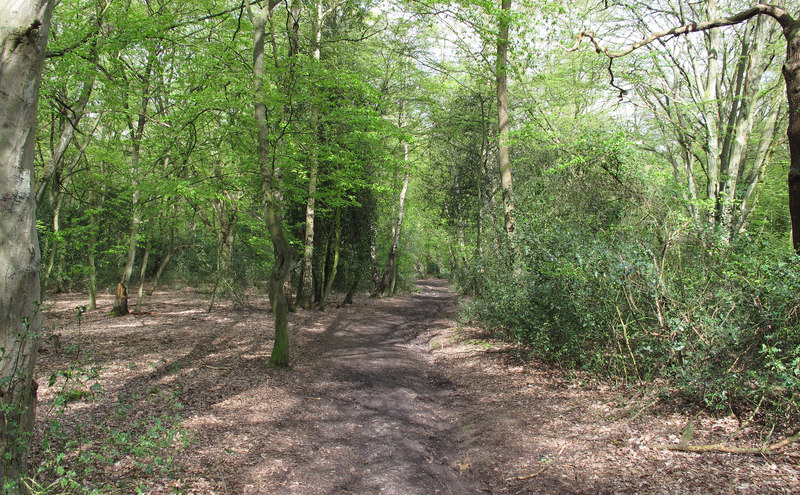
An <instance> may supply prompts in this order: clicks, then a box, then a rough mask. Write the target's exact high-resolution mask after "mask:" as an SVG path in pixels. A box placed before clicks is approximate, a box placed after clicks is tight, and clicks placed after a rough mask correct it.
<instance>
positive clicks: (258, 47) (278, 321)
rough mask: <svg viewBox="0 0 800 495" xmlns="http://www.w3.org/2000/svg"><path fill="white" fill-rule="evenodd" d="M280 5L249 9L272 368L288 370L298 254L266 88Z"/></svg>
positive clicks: (273, 4) (269, 4) (270, 361)
mask: <svg viewBox="0 0 800 495" xmlns="http://www.w3.org/2000/svg"><path fill="white" fill-rule="evenodd" d="M275 5H276V3H272V2H270V3H268V4H267V5H265V6H264V7H261V8H260V9H259V10H258V11H257V12H253V10H252V7H250V6H248V12H249V14H250V19H251V20H252V22H253V29H254V36H253V79H254V80H253V97H254V107H255V120H256V125H257V126H258V138H257V139H258V142H257V145H258V146H257V147H258V162H259V169H260V171H261V185H262V192H263V200H264V217H265V220H266V224H267V229H268V230H269V234H270V239H271V240H272V247H273V251H274V255H275V261H274V264H273V267H272V275H271V277H270V304H271V306H272V311H273V315H274V318H275V343H274V345H273V348H272V354H271V356H270V359H269V366H272V367H280V368H284V367H286V366H288V365H289V305H288V301H287V300H286V294H285V293H284V291H283V286H284V283H285V282H286V278H287V277H288V276H289V272H290V271H291V269H292V265H293V264H294V253H293V251H292V247H291V246H290V245H289V241H288V240H287V239H286V234H285V233H284V231H283V221H282V219H281V216H280V206H281V201H280V191H279V185H278V181H277V180H276V179H277V177H276V173H275V172H276V170H275V163H274V160H275V156H274V154H273V153H271V149H270V146H271V144H270V136H269V134H270V128H269V122H268V121H267V106H266V103H265V99H266V90H265V88H264V77H265V71H264V45H265V40H266V36H267V32H266V26H267V22H268V21H269V18H270V12H271V10H272V8H273V7H274V6H275Z"/></svg>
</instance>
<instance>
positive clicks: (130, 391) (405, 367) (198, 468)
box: [33, 280, 800, 495]
mask: <svg viewBox="0 0 800 495" xmlns="http://www.w3.org/2000/svg"><path fill="white" fill-rule="evenodd" d="M418 285H419V289H420V290H419V292H418V293H417V294H413V295H406V296H399V297H393V298H389V299H384V300H374V299H369V298H366V297H362V298H360V299H357V300H356V303H355V304H353V305H340V304H333V305H332V306H331V307H329V309H328V310H326V311H325V312H319V311H316V310H309V311H300V312H298V313H296V314H293V315H292V316H291V320H290V325H291V328H292V335H293V337H292V338H293V342H292V345H293V347H292V356H291V359H292V368H290V369H288V370H269V369H267V368H266V363H267V360H268V357H269V352H270V349H271V346H272V341H271V334H272V314H271V313H270V311H269V307H268V303H267V301H266V299H261V298H253V299H251V300H250V302H249V305H248V306H247V307H246V308H244V309H242V308H234V307H233V306H232V305H230V304H221V305H217V306H216V308H215V309H214V311H213V312H211V313H207V312H206V311H205V309H206V308H207V306H208V303H207V301H206V300H205V299H204V296H203V295H202V294H200V293H198V292H195V291H191V290H174V291H170V292H157V293H156V294H155V295H154V296H152V297H151V298H150V300H149V301H148V302H147V308H146V309H147V310H148V311H149V313H147V314H138V315H130V316H127V317H123V318H112V317H108V316H106V313H108V311H109V310H110V308H111V303H112V299H111V297H110V296H109V297H104V298H103V299H102V300H101V301H100V305H101V310H99V311H94V312H90V313H87V314H85V315H84V318H83V321H82V323H81V325H80V331H78V329H77V325H76V323H75V311H74V308H75V307H76V306H78V305H80V304H85V300H84V299H83V296H81V295H66V296H59V297H58V298H57V299H56V301H55V302H54V303H53V304H52V307H51V308H49V309H48V310H47V311H46V312H45V328H46V335H58V339H57V341H56V338H55V337H51V338H49V339H46V340H44V343H43V351H42V353H41V355H40V361H39V367H38V371H37V375H38V377H39V378H38V380H39V383H40V388H39V398H40V404H39V413H38V414H39V422H38V427H37V434H36V437H35V439H34V445H36V447H35V449H34V452H33V458H34V459H33V460H34V462H36V463H41V461H42V459H43V458H44V455H43V453H42V450H41V447H40V445H41V438H42V436H43V430H44V429H45V427H46V426H47V425H51V424H52V422H51V420H54V419H56V420H58V424H59V425H60V427H61V428H62V430H64V431H66V432H68V433H71V434H74V435H77V434H78V433H80V435H81V436H82V438H84V440H83V441H82V443H81V444H80V445H78V446H70V448H69V449H67V450H65V451H64V453H65V454H66V457H65V460H64V461H63V462H64V463H65V465H67V463H69V462H77V461H75V459H77V458H78V457H79V455H80V454H81V453H86V452H91V453H95V454H96V455H94V457H91V456H89V458H90V460H89V461H83V462H84V464H83V466H84V467H85V465H86V464H87V463H92V462H93V463H94V464H93V467H92V469H89V472H84V471H81V474H80V477H81V479H80V482H81V483H83V484H85V485H87V486H88V485H92V486H105V487H106V488H105V491H111V492H118V493H135V492H136V490H137V489H139V490H141V491H142V492H144V493H175V492H178V493H198V494H223V493H224V494H280V493H292V494H379V493H380V494H397V495H405V494H437V493H440V494H465V495H468V494H481V493H493V494H519V493H537V494H538V493H545V494H549V493H553V494H555V493H587V494H588V493H669V494H674V493H754V494H755V493H759V494H760V493H800V448H798V446H797V445H791V446H789V447H787V448H785V449H784V450H783V451H782V453H781V454H779V455H773V456H769V457H759V456H744V455H734V454H723V453H705V454H689V453H682V452H672V451H666V450H660V449H657V448H653V446H654V445H655V444H663V443H677V442H678V439H679V436H680V434H681V430H682V429H683V428H684V426H685V425H686V423H687V417H686V416H683V415H680V414H678V413H676V412H666V411H660V410H659V403H658V402H654V401H655V398H654V397H649V396H647V395H646V394H636V392H635V391H633V390H630V389H628V390H620V389H615V388H613V387H610V386H607V385H604V384H601V383H597V382H592V381H587V380H582V379H580V378H578V379H572V380H568V379H567V378H566V377H565V376H564V375H563V374H562V373H560V372H558V371H556V370H553V369H552V368H549V367H546V366H543V365H537V364H535V363H522V362H519V361H518V360H517V359H516V358H514V355H515V354H514V352H513V348H512V347H511V346H510V345H508V344H504V343H502V342H499V341H495V340H492V339H491V338H488V337H486V336H485V335H482V334H481V333H480V332H479V331H478V330H476V329H472V328H465V327H461V328H459V327H458V326H457V324H456V323H455V317H456V314H455V296H454V295H453V294H452V293H451V292H449V291H448V289H447V285H446V282H445V281H442V280H424V281H420V282H419V283H418ZM78 343H79V344H80V347H81V350H82V351H90V352H89V355H90V356H91V359H90V360H89V361H87V362H86V364H85V365H84V366H83V367H82V368H78V369H79V370H81V369H86V368H88V367H91V366H93V365H96V366H99V368H100V377H99V378H100V379H99V381H98V383H99V384H100V385H102V388H103V392H102V393H99V394H96V395H91V394H86V395H85V396H80V395H74V394H73V396H72V399H74V401H73V402H70V403H69V404H68V405H67V406H66V408H64V409H63V411H61V410H60V409H59V408H57V407H53V399H54V397H56V396H57V395H58V396H60V397H62V398H63V397H64V396H65V392H64V388H63V387H64V385H65V383H66V385H67V389H70V387H72V388H75V387H78V386H77V385H76V383H77V382H76V381H75V380H74V379H73V380H70V381H68V382H67V381H65V379H64V377H63V376H62V377H54V378H56V379H55V381H54V383H53V384H52V385H50V384H49V381H48V378H49V377H50V376H51V375H52V374H53V373H55V372H56V371H58V370H64V369H68V367H69V365H70V363H73V362H74V359H75V356H76V355H78V354H79V353H78V352H77V351H78V349H76V348H75V345H77V344H78ZM70 346H73V350H72V352H67V349H69V348H70ZM81 373H83V372H80V373H78V372H76V373H74V376H84V375H85V373H84V374H81ZM93 383H94V381H93V380H91V379H90V380H87V381H86V382H85V383H84V384H83V385H80V386H79V387H78V388H81V387H82V388H81V390H91V389H90V385H91V384H93ZM59 411H61V412H59ZM148 425H149V426H148ZM694 426H695V430H696V438H695V439H694V440H693V441H692V443H696V444H705V443H714V442H718V441H726V442H728V443H730V444H735V445H760V442H764V441H765V440H766V438H765V435H766V433H765V432H762V431H761V430H759V429H758V428H755V427H752V426H751V427H745V428H743V429H740V431H737V430H739V428H738V427H739V423H738V421H737V420H736V419H735V418H721V419H720V418H716V419H715V418H709V417H705V416H699V417H696V418H695V419H694ZM170 428H172V429H170ZM162 430H168V431H167V432H166V433H165V434H162V435H161V437H160V438H162V441H161V443H159V441H157V440H153V439H151V440H149V441H143V440H141V438H145V437H147V435H150V436H151V437H152V438H155V437H157V436H158V432H159V431H162ZM109 432H111V433H114V434H115V437H114V438H116V439H117V440H115V441H110V440H109V439H108V437H109ZM121 432H127V433H128V434H129V436H131V435H132V436H133V437H135V438H139V439H140V440H137V441H132V440H130V439H129V438H128V437H125V436H123V435H120V433H121ZM148 432H149V433H148ZM767 433H768V432H767ZM136 435H138V437H137V436H136ZM165 435H166V441H163V438H164V437H165ZM120 438H122V440H120ZM148 438H149V437H148ZM126 439H127V440H126ZM182 440H186V441H187V442H186V444H185V446H184V444H183V443H182ZM126 441H127V442H128V443H127V444H126V443H125V442H126ZM115 442H116V443H115ZM136 442H138V443H136ZM131 443H135V444H136V445H138V446H139V447H140V448H139V449H138V450H137V449H136V448H131V447H130V445H131ZM109 445H115V447H113V448H111V447H108V446H109ZM125 445H128V447H125ZM101 453H102V454H101ZM84 457H86V456H84ZM519 478H528V479H519ZM53 479H54V478H53V476H52V474H50V475H48V474H47V473H43V474H41V475H40V477H39V481H40V482H42V483H47V482H50V481H53Z"/></svg>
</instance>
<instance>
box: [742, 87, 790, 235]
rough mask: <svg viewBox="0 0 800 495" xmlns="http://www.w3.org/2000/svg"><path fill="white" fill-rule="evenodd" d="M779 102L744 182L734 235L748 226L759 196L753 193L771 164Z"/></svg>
mask: <svg viewBox="0 0 800 495" xmlns="http://www.w3.org/2000/svg"><path fill="white" fill-rule="evenodd" d="M779 100H780V99H779V98H776V101H775V102H774V103H773V105H772V110H771V111H770V113H769V116H768V117H767V122H766V124H765V126H764V132H763V134H762V136H761V144H759V146H758V151H757V152H756V156H755V159H754V160H753V167H752V168H751V169H750V173H749V174H748V175H747V178H746V179H745V180H744V184H743V185H745V186H747V189H746V190H745V192H744V194H742V198H741V206H740V207H739V210H738V215H737V217H736V220H735V222H734V223H733V226H732V232H733V234H734V235H738V234H740V233H741V232H742V231H743V230H744V228H745V225H746V224H747V218H748V217H749V216H750V213H751V212H752V211H753V208H754V207H755V205H756V202H757V197H758V195H756V197H753V192H754V191H755V190H756V186H757V185H758V183H759V182H761V180H762V179H763V177H764V171H765V170H766V167H767V163H768V162H769V156H770V153H771V152H772V149H773V145H774V143H775V141H774V137H775V125H776V123H777V121H778V113H779V111H780V109H781V105H780V101H779ZM751 198H752V201H751Z"/></svg>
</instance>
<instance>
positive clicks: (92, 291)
mask: <svg viewBox="0 0 800 495" xmlns="http://www.w3.org/2000/svg"><path fill="white" fill-rule="evenodd" d="M89 208H90V211H89V246H88V253H87V254H88V257H89V309H90V310H95V309H97V265H96V262H95V251H96V250H97V213H96V212H95V203H94V191H93V190H92V191H90V192H89Z"/></svg>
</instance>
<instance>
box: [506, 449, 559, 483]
mask: <svg viewBox="0 0 800 495" xmlns="http://www.w3.org/2000/svg"><path fill="white" fill-rule="evenodd" d="M566 448H567V445H566V444H564V445H563V446H561V449H560V450H559V451H558V454H556V458H555V459H553V461H552V462H549V463H547V464H545V466H544V467H543V468H542V469H540V470H538V471H536V472H535V473H533V474H529V475H526V476H517V477H516V478H509V481H510V480H512V479H514V480H519V481H525V480H529V479H531V478H535V477H537V476H539V475H540V474H542V473H544V472H545V471H547V470H548V469H550V466H552V465H553V464H555V463H556V462H558V460H559V459H560V458H561V454H562V453H563V452H564V449H566Z"/></svg>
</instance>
